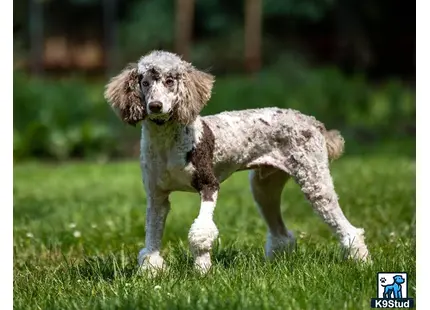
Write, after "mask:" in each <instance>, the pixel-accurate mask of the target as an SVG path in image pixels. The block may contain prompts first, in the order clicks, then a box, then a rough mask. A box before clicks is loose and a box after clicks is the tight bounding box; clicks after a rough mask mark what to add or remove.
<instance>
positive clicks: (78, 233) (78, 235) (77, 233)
mask: <svg viewBox="0 0 430 310" xmlns="http://www.w3.org/2000/svg"><path fill="white" fill-rule="evenodd" d="M73 237H75V238H80V237H81V232H80V231H79V230H75V231H74V232H73Z"/></svg>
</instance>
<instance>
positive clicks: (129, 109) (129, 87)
mask: <svg viewBox="0 0 430 310" xmlns="http://www.w3.org/2000/svg"><path fill="white" fill-rule="evenodd" d="M139 83H140V75H139V73H138V71H137V65H136V64H129V65H128V66H127V67H126V68H125V69H124V70H123V71H121V73H119V74H118V75H117V76H115V77H113V78H112V79H111V80H110V81H109V83H108V84H107V85H106V87H105V92H104V96H105V99H106V100H107V101H108V102H109V104H110V105H111V107H112V108H113V109H114V111H115V112H116V113H117V114H118V116H119V117H120V118H121V119H122V120H123V121H124V122H126V123H128V124H130V125H133V126H136V124H137V123H138V122H140V121H142V120H144V119H145V117H146V107H145V104H144V102H143V99H142V98H143V96H142V92H141V90H140V85H139Z"/></svg>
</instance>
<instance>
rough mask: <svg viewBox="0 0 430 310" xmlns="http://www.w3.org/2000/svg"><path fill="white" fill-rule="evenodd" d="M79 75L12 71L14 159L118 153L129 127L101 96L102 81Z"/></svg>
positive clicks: (98, 155) (99, 155) (95, 155)
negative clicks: (33, 75)
mask: <svg viewBox="0 0 430 310" xmlns="http://www.w3.org/2000/svg"><path fill="white" fill-rule="evenodd" d="M99 86H100V85H97V87H93V90H92V89H91V86H89V85H88V84H86V83H85V82H84V81H83V80H79V79H77V78H72V79H66V80H49V79H46V80H41V79H35V78H30V77H28V76H26V75H24V74H21V73H19V72H15V74H14V92H13V100H14V114H13V128H14V146H13V148H14V158H15V159H22V158H28V157H31V156H35V157H45V158H55V159H60V160H61V159H69V158H73V157H86V158H88V157H104V156H117V155H119V153H120V144H119V141H121V140H120V137H123V138H124V135H127V134H128V132H127V131H126V130H123V129H122V127H125V126H124V125H122V124H121V123H119V122H117V120H116V119H115V118H116V117H115V115H114V114H113V113H112V111H111V110H110V109H109V107H108V106H107V104H106V103H105V102H104V99H103V97H102V93H103V86H102V85H101V86H100V87H99Z"/></svg>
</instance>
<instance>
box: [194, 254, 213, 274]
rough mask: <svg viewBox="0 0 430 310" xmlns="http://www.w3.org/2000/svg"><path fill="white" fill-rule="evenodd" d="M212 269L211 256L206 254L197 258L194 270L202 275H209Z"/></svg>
mask: <svg viewBox="0 0 430 310" xmlns="http://www.w3.org/2000/svg"><path fill="white" fill-rule="evenodd" d="M211 267H212V262H211V256H210V254H209V253H204V254H201V255H198V256H196V258H195V262H194V268H195V269H196V270H197V271H198V272H199V273H200V274H202V275H204V274H206V273H208V271H209V270H210V269H211Z"/></svg>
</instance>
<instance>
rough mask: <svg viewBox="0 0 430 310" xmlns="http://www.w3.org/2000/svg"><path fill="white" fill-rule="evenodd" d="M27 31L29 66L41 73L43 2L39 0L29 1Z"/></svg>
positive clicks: (37, 73)
mask: <svg viewBox="0 0 430 310" xmlns="http://www.w3.org/2000/svg"><path fill="white" fill-rule="evenodd" d="M29 14H30V17H29V19H30V20H29V33H30V67H31V72H32V73H33V74H35V75H42V74H43V56H44V55H43V53H44V43H45V41H44V36H43V3H42V1H40V0H30V3H29Z"/></svg>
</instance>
